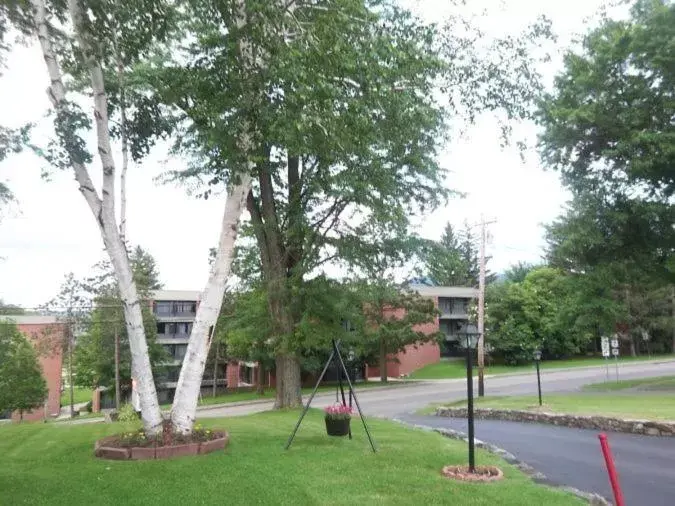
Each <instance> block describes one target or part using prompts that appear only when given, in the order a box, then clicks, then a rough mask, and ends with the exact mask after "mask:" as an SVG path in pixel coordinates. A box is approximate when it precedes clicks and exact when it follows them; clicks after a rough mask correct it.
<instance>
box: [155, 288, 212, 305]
mask: <svg viewBox="0 0 675 506" xmlns="http://www.w3.org/2000/svg"><path fill="white" fill-rule="evenodd" d="M151 295H152V298H153V300H166V301H169V300H176V301H178V300H186V301H187V300H189V301H195V302H196V301H198V300H200V299H201V298H202V293H201V292H199V291H197V290H155V291H154V292H152V293H151Z"/></svg>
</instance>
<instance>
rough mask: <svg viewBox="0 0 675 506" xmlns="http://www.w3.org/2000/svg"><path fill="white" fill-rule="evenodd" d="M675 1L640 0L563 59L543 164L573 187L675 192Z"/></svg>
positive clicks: (546, 103) (543, 119)
mask: <svg viewBox="0 0 675 506" xmlns="http://www.w3.org/2000/svg"><path fill="white" fill-rule="evenodd" d="M673 37H675V6H674V5H673V4H672V3H671V2H667V1H661V0H656V1H654V0H638V1H636V2H635V4H634V7H633V10H632V17H631V19H630V20H629V21H611V20H608V21H606V22H605V23H603V25H601V26H600V27H599V28H598V29H596V30H594V31H593V32H591V33H589V34H588V35H587V36H586V37H585V38H584V41H583V50H582V51H581V52H580V53H576V54H575V53H570V54H568V55H567V56H566V58H565V71H564V72H563V73H562V74H561V75H559V76H558V77H557V78H556V84H555V90H554V92H553V94H551V95H548V96H546V97H545V99H544V100H543V101H542V104H541V108H540V113H539V121H540V124H541V125H543V126H544V128H545V131H544V133H543V135H542V136H541V148H542V154H543V157H544V160H545V161H546V163H547V164H548V165H549V166H551V167H553V168H555V169H557V170H559V171H561V173H562V174H563V176H564V177H565V180H566V181H567V182H568V183H569V184H570V185H572V186H573V187H574V188H588V187H589V185H594V186H599V187H605V188H610V189H611V188H614V189H625V188H627V187H637V188H640V190H641V191H643V192H646V193H648V194H650V195H653V196H656V197H658V198H667V197H669V196H671V195H673V193H674V192H675V176H674V175H673V174H674V173H673V170H672V167H673V165H674V164H675V149H674V148H673V146H674V145H675V144H674V141H675V126H673V123H672V117H673V115H674V114H675V71H673V69H675V51H673V43H672V40H673Z"/></svg>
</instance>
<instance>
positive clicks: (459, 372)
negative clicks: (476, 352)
mask: <svg viewBox="0 0 675 506" xmlns="http://www.w3.org/2000/svg"><path fill="white" fill-rule="evenodd" d="M658 358H666V359H673V358H675V355H664V356H662V357H654V356H652V357H622V358H620V359H619V363H625V362H640V361H648V360H655V359H658ZM604 360H605V359H603V358H594V357H590V358H572V359H566V360H545V361H542V362H541V368H542V369H557V368H560V369H566V368H574V367H590V366H597V365H605V361H604ZM533 370H534V364H530V365H523V366H508V365H492V366H488V367H486V368H485V374H486V375H487V374H491V375H495V374H508V373H519V372H530V371H533ZM464 377H466V365H465V362H464V360H441V361H440V362H437V363H435V364H430V365H427V366H425V367H422V368H421V369H418V370H417V371H415V372H414V373H412V374H411V375H410V379H419V380H422V379H452V378H464Z"/></svg>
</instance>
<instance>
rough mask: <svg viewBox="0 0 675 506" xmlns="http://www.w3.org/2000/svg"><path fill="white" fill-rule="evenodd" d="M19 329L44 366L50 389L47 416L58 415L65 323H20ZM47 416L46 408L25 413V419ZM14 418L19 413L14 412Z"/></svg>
mask: <svg viewBox="0 0 675 506" xmlns="http://www.w3.org/2000/svg"><path fill="white" fill-rule="evenodd" d="M17 327H18V329H19V330H20V331H21V332H22V333H23V334H24V335H25V336H26V337H27V338H28V340H29V341H30V342H31V344H32V345H33V346H34V347H35V348H36V350H37V352H38V359H39V361H40V366H41V367H42V375H43V376H44V378H45V381H46V382H47V389H48V390H49V393H48V397H47V416H48V417H51V416H54V415H58V414H59V412H60V410H61V365H62V348H61V343H62V342H63V337H64V331H65V325H63V324H61V323H52V324H44V323H43V324H20V325H17ZM44 416H45V409H44V408H38V409H36V410H34V411H31V412H30V413H24V414H23V419H24V420H41V419H43V418H44ZM12 418H13V419H15V420H16V419H18V418H19V414H18V413H13V415H12Z"/></svg>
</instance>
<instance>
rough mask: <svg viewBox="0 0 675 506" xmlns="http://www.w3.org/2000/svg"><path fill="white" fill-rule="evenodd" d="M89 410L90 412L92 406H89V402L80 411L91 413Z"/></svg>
mask: <svg viewBox="0 0 675 506" xmlns="http://www.w3.org/2000/svg"><path fill="white" fill-rule="evenodd" d="M91 410H92V404H91V401H89V402H88V403H87V404H85V406H84V408H83V409H82V411H86V412H87V413H91Z"/></svg>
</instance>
